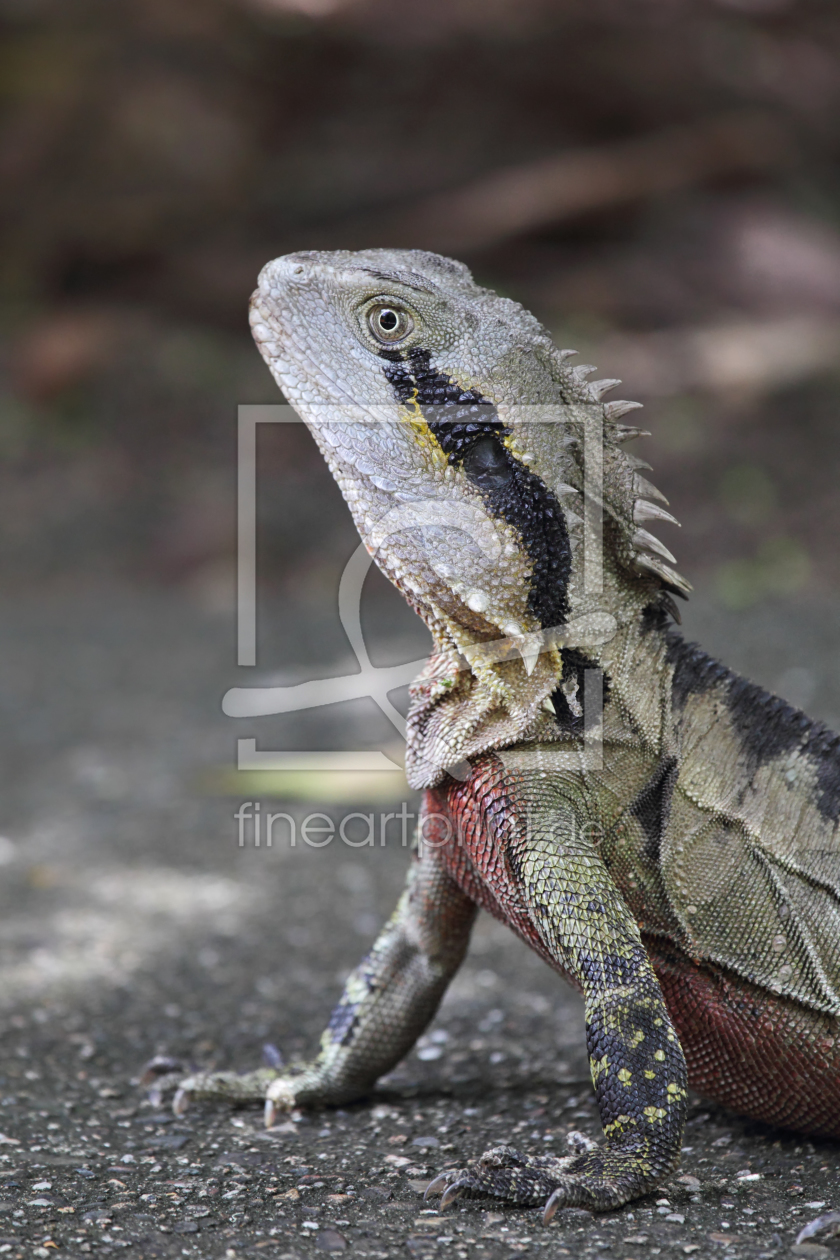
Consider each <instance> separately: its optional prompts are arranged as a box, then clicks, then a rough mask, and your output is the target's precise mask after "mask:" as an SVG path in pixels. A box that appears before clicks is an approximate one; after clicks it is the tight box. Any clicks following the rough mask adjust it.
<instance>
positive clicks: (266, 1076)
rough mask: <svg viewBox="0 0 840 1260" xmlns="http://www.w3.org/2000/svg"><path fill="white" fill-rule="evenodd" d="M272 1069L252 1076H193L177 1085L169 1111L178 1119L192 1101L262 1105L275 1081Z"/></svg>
mask: <svg viewBox="0 0 840 1260" xmlns="http://www.w3.org/2000/svg"><path fill="white" fill-rule="evenodd" d="M277 1076H278V1073H277V1071H276V1070H275V1069H274V1068H268V1067H264V1068H257V1070H256V1071H255V1072H242V1073H240V1072H196V1073H194V1075H192V1076H186V1077H184V1078H183V1079H182V1080H180V1081H178V1084H177V1088H176V1090H175V1097H174V1098H173V1099H172V1110H173V1111H174V1112H175V1115H176V1116H182V1115H183V1114H184V1112H185V1111H186V1110H187V1108H188V1107H189V1105H190V1102H191V1101H192V1100H193V1099H197V1100H200V1101H213V1102H228V1103H249V1102H261V1103H263V1102H265V1096H266V1090H267V1089H268V1087H269V1085H271V1084H272V1083H273V1082H274V1081H275V1080H276V1079H277Z"/></svg>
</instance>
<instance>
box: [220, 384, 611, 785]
mask: <svg viewBox="0 0 840 1260" xmlns="http://www.w3.org/2000/svg"><path fill="white" fill-rule="evenodd" d="M339 410H340V409H338V408H335V407H331V408H330V418H331V421H332V422H333V423H335V416H336V412H337V411H339ZM534 410H535V411H538V412H539V413H540V414H539V418H538V419H537V421H536V422H537V423H540V424H545V423H562V422H563V415H562V412H563V410H564V409H563V408H557V409H555V411H554V414H553V415H546V414H545V412H546V409H545V408H535V409H534ZM575 415H576V419H577V421H578V423H579V422H580V419H581V416H583V459H584V469H585V477H584V494H583V507H584V521H585V527H584V549H583V590H584V592H585V593H586V595H587V596H590V597H596V602H597V596H599V595H600V594H601V593H602V591H603V581H604V568H603V468H604V457H603V444H604V435H603V413H602V411H601V409H600V408H597V407H585V408H580V407H579V408H576V409H575ZM301 423H303V421H302V420H301V419H300V417H299V416H298V414H297V412H296V411H295V410H294V409H293V408H292V407H291V406H289V405H288V404H286V403H270V404H241V405H240V406H239V408H238V442H237V584H236V644H237V664H238V665H239V666H244V667H246V668H249V667H255V666H256V665H257V616H258V608H257V602H258V591H257V576H256V575H257V563H256V560H257V510H256V503H257V434H258V431H259V426H260V425H261V424H301ZM339 423H343V424H371V423H372V424H376V423H382V421H378V420H377V419H376V418H375V417H370V416H367V415H362V414H360V411H359V409H358V408H347V417H346V419H345V418H341V419H340V420H339ZM480 518H481V513H480V512H479V511H478V510H477V509H476V508H475V507H473V506H472V505H471V504H470V503H468V502H464V503H452V502H451V501H450V502H441V501H440V500H438V499H431V498H430V499H427V500H423V499H420V500H419V501H415V502H412V503H411V504H406V503H398V504H395V506H394V507H393V508H391V509H389V510H388V511H386V512H385V513H384V514H383V516H382V517H381V518H380V519H379V520H378V521H377V523H376V526H375V530H374V533H373V536H372V538H371V540H369V543H368V544H367V545H366V544H365V543H364V542H360V543H359V546H358V547H357V548H356V550H355V551H354V552H353V554H352V555H351V557H350V559H349V560H348V562H347V564H346V565H345V568H344V571H343V573H342V576H341V580H340V583H339V590H338V614H339V619H340V621H341V624H342V627H343V629H344V632H345V634H346V635H347V639H348V642H349V643H350V646H351V648H352V650H353V652H354V654H355V657H356V661H357V663H358V666H359V669H358V671H357V672H354V673H352V674H345V675H342V676H340V677H329V678H320V679H314V680H311V681H309V682H304V683H298V684H291V685H288V686H256V687H233V688H231V689H230V690H228V691H227V692H226V693H225V695H224V697H223V700H222V709H223V712H224V713H225V714H226V715H227V716H228V717H232V718H239V719H242V718H260V717H266V716H270V715H271V716H273V715H277V714H285V713H294V712H301V711H303V710H310V709H314V708H319V707H322V706H326V705H331V704H337V703H340V702H342V701H346V700H352V699H362V698H368V699H372V700H373V701H374V702H375V703H376V704H377V705H378V707H379V708H380V710H381V711H382V713H383V714H384V716H385V717H386V718H387V719H388V721H389V722H390V724H391V725H392V727H393V728H394V730H395V731H396V732H397V734H398V735H399V737H400V739H401V740H402V741H403V742H404V741H405V738H406V720H405V718H404V717H403V716H402V714H401V713H400V712H399V710H398V709H397V708H396V707H395V706H394V704H393V703H392V701H391V699H390V695H391V693H392V692H393V691H396V690H398V689H399V688H401V687H405V686H407V685H408V684H409V683H410V682H412V681H413V680H414V679H415V678H416V677H417V675H418V674H419V673H420V672H421V670H422V669H423V668H424V666H425V665H426V663H427V658H425V657H423V658H420V659H418V660H413V661H408V662H405V663H403V664H398V665H391V666H377V665H374V664H373V662H372V661H371V659H370V655H369V652H368V649H367V645H366V643H365V639H364V634H363V631H362V625H361V600H362V588H363V586H364V581H365V577H366V575H367V573H368V570H369V569H370V566H371V565H372V564H373V563H374V558H375V552H376V551H377V550H378V549H379V548H380V547H382V546H383V544H384V543H385V542H386V541H387V539H388V538H389V537H390V536H391V535H393V534H396V533H399V532H400V531H402V530H404V529H406V528H407V527H414V528H418V527H419V528H422V527H423V525H424V524H429V525H432V524H433V525H434V526H435V527H437V528H440V527H441V526H442V525H443V526H445V527H448V528H450V529H454V530H457V531H463V533H464V535H465V537H466V538H467V539H469V541H470V542H471V543H472V544H473V545H476V546H478V548H479V549H480V550H482V551H484V552H485V553H487V547H488V544H487V540H486V532H485V531H482V529H481V528H480V523H481V519H480ZM488 558H491V557H489V556H488ZM584 623H586V624H584ZM615 630H616V623H615V621H614V619H613V618H612V617H611V616H610V614H608V613H606V612H604V613H600V614H599V613H595V614H589V615H588V616H587V617H582V618H579V619H578V622H577V623H573V624H570V625H562V626H555V627H550V628H548V629H544V630H541V631H538V632H536V633H531V634H527V635H520V636H511V635H502V636H501V637H500V638H499V639H498V640H494V641H491V642H483V643H481V644H479V645H477V646H476V648H475V650H474V651H471V652H469V653H467V654H466V657H465V660H464V665H463V667H464V668H465V669H470V668H471V667H472V666H473V665H474V664H477V663H479V661H480V662H481V663H482V664H489V663H492V662H493V661H501V660H505V659H509V658H510V657H511V656H515V655H521V656H522V657H523V660H526V661H527V660H529V659H530V660H531V661H533V660H535V659H536V657H537V656H538V655H539V653H540V652H541V651H545V650H546V649H547V648H549V647H550V646H552V645H557V646H563V645H564V644H565V643H569V642H580V641H582V640H588V641H590V642H592V643H598V644H601V643H605V642H607V641H608V640H609V639H610V638H612V636H613V635H614V633H615ZM580 700H581V703H580V706H579V707H580V713H581V715H582V716H583V719H584V721H583V742H584V751H585V765H586V768H587V769H597V768H600V767H601V766H602V765H603V676H602V674H601V671H600V670H599V669H586V670H585V671H584V678H583V695H582V696H581V698H580ZM236 768H237V770H240V771H249V772H253V771H270V772H275V773H276V772H278V771H279V772H282V771H293V772H300V771H310V770H311V771H320V772H325V773H329V772H340V773H346V772H355V773H370V772H381V771H384V772H387V773H391V774H395V775H401V774H402V773H403V768H402V766H401V765H399V764H398V763H397V762H396V761H395V760H394V759H393V758H392V757H391V756H389V755H388V754H387V753H386V752H385V751H383V750H366V751H353V750H348V749H342V750H334V751H322V750H318V751H316V750H310V751H305V750H300V751H274V750H267V749H258V748H257V740H256V738H255V737H240V738H238V739H237V754H236ZM451 773H453V774H454V776H455V777H456V778H466V777H467V775H468V773H469V766H468V765H467V764H466V763H461V764H460V765H459V766H455V767H452V770H451Z"/></svg>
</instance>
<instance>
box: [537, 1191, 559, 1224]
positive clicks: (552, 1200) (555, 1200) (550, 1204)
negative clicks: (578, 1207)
mask: <svg viewBox="0 0 840 1260" xmlns="http://www.w3.org/2000/svg"><path fill="white" fill-rule="evenodd" d="M563 1194H564V1191H563V1188H562V1187H560V1186H558V1187H557V1189H556V1190H554V1191H553V1192H552V1193H551V1195H550V1196H549V1198H548V1200H547V1202H546V1205H545V1207H544V1208H543V1218H542V1219H543V1225H549V1224H550V1223H551V1221H552V1220H553V1219H554V1214H555V1212H556V1211H557V1209H558V1208H559V1207H560V1200H561V1199H562V1198H563Z"/></svg>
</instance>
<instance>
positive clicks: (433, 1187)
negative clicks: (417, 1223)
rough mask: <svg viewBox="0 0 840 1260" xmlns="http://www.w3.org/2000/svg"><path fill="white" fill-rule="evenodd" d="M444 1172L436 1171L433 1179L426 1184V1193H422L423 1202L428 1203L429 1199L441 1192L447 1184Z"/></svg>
mask: <svg viewBox="0 0 840 1260" xmlns="http://www.w3.org/2000/svg"><path fill="white" fill-rule="evenodd" d="M448 1180H449V1179H448V1177H447V1174H446V1173H438V1175H437V1177H435V1179H434V1181H430V1182H429V1184H428V1185H427V1186H426V1193H425V1194H424V1195H423V1202H424V1203H428V1201H429V1199H433V1198H434V1197H435V1195H437V1194H443V1191H444V1190H445V1189H446V1186H447V1184H448Z"/></svg>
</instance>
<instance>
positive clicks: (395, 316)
mask: <svg viewBox="0 0 840 1260" xmlns="http://www.w3.org/2000/svg"><path fill="white" fill-rule="evenodd" d="M367 318H368V324H369V325H370V330H371V332H372V333H373V335H374V337H375V338H376V340H377V341H381V342H383V343H384V344H385V345H393V344H394V343H395V342H397V341H404V340H405V338H406V337H407V336H408V334H409V333H410V332H411V331H412V330H413V328H414V320H413V319H412V318H411V316H410V315H409V313H408V311H403V310H401V309H400V307H398V306H374V307H373V308H372V309H371V310H370V311H369V312H368V317H367Z"/></svg>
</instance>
